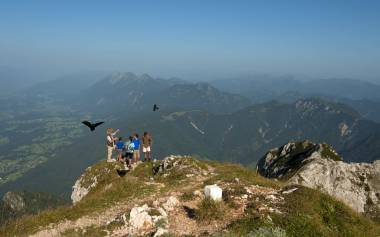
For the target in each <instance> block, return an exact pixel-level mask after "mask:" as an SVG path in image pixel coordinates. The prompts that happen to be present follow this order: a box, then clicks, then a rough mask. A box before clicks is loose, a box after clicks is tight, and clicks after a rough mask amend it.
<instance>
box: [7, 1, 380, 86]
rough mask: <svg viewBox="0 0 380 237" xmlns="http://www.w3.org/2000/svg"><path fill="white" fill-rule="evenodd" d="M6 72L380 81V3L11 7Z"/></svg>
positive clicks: (84, 3) (9, 4)
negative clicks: (288, 76) (255, 75)
mask: <svg viewBox="0 0 380 237" xmlns="http://www.w3.org/2000/svg"><path fill="white" fill-rule="evenodd" d="M0 65H3V66H4V65H5V66H10V67H18V68H29V69H35V70H42V71H44V70H46V71H52V72H56V73H67V72H75V71H78V70H119V71H133V72H147V73H150V74H152V75H155V76H179V77H184V78H194V77H200V75H204V77H205V78H206V77H226V76H229V75H234V74H241V73H250V72H264V73H269V74H277V75H278V74H297V75H308V76H311V77H353V78H359V79H375V78H377V79H380V1H377V0H373V1H370V0H358V1H350V0H335V1H334V0H326V1H323V0H310V1H308V0H304V1H291V0H286V1H285V0H278V1H271V0H265V1H264V0H263V1H254V0H251V1H237V0H236V1H233V0H231V1H220V0H218V1H217V0H215V1H207V0H202V1H195V0H189V1H182V0H178V1H159V0H152V1H137V0H136V1H66V0H65V1H37V0H36V1H17V0H12V1H5V0H2V1H1V2H0Z"/></svg>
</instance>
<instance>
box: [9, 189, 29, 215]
mask: <svg viewBox="0 0 380 237" xmlns="http://www.w3.org/2000/svg"><path fill="white" fill-rule="evenodd" d="M3 203H4V205H5V206H7V207H9V208H10V209H11V210H12V211H13V212H21V211H23V210H24V209H25V206H26V204H25V201H24V197H23V196H22V195H20V194H19V193H16V192H7V193H6V194H5V195H4V196H3Z"/></svg>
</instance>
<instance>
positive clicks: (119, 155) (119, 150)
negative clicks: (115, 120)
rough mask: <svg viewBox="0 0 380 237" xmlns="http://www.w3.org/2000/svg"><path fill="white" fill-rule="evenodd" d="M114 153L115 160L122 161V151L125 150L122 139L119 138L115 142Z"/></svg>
mask: <svg viewBox="0 0 380 237" xmlns="http://www.w3.org/2000/svg"><path fill="white" fill-rule="evenodd" d="M115 145H116V151H117V160H118V161H122V159H123V151H124V149H125V145H124V142H123V138H122V137H119V139H118V140H117V142H116V144H115Z"/></svg>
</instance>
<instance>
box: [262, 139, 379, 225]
mask: <svg viewBox="0 0 380 237" xmlns="http://www.w3.org/2000/svg"><path fill="white" fill-rule="evenodd" d="M257 168H258V172H259V173H260V174H262V175H263V176H265V177H268V178H276V179H282V180H286V182H287V183H288V184H297V185H303V186H306V187H310V188H313V189H318V190H321V191H323V192H325V193H327V194H329V195H331V196H334V197H335V198H337V199H338V200H341V201H342V202H344V203H345V204H347V205H348V206H350V207H351V208H352V209H354V210H355V211H357V212H360V213H366V214H368V215H370V216H372V217H375V218H378V217H379V210H380V161H379V160H377V161H374V162H373V163H346V162H344V161H343V159H342V158H341V157H340V156H339V155H338V154H337V152H336V151H334V149H333V148H332V147H331V146H329V145H327V144H314V143H312V142H310V141H303V142H290V143H287V144H285V145H283V146H281V147H280V148H275V149H272V150H270V151H269V152H268V153H267V154H266V155H265V156H264V157H263V158H262V159H261V160H260V161H259V163H258V167H257Z"/></svg>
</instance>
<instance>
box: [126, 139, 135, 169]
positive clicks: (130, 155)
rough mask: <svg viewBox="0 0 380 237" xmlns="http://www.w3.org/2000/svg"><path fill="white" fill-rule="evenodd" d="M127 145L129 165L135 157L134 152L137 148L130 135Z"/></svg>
mask: <svg viewBox="0 0 380 237" xmlns="http://www.w3.org/2000/svg"><path fill="white" fill-rule="evenodd" d="M124 147H125V160H126V162H127V163H128V166H131V164H132V159H133V152H134V150H135V144H134V143H133V137H132V136H130V137H129V139H128V140H127V141H126V142H125V144H124Z"/></svg>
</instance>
